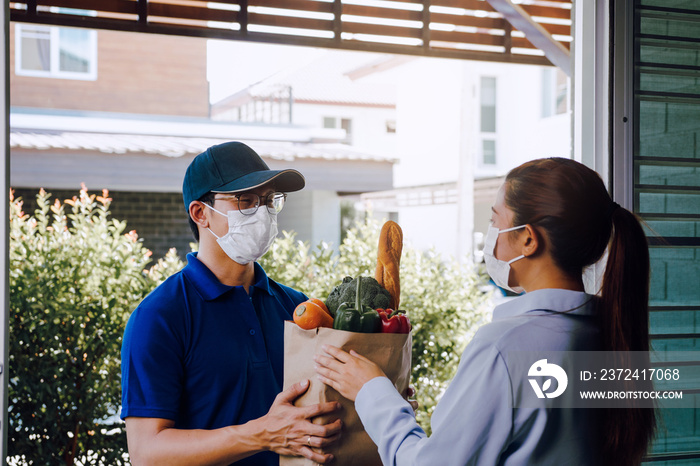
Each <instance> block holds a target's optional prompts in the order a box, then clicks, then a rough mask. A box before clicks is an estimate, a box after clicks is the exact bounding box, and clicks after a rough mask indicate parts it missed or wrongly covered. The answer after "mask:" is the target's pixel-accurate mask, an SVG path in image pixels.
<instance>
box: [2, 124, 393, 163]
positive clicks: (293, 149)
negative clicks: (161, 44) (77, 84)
mask: <svg viewBox="0 0 700 466" xmlns="http://www.w3.org/2000/svg"><path fill="white" fill-rule="evenodd" d="M230 140H231V139H224V138H205V137H178V136H157V135H141V134H109V133H79V132H61V131H30V130H11V132H10V148H12V149H34V150H72V151H95V152H102V153H106V154H126V153H142V154H157V155H162V156H165V157H182V156H184V155H196V154H199V153H200V152H203V151H204V150H206V148H207V147H210V146H213V145H216V144H221V143H224V142H227V141H230ZM242 142H245V143H246V144H248V145H249V146H251V147H252V148H254V149H255V150H256V152H258V154H260V156H261V157H263V158H266V159H271V160H280V161H288V162H289V161H293V160H296V159H320V160H362V161H375V162H390V163H394V162H396V159H393V158H391V157H386V156H382V155H378V154H369V153H367V152H361V151H358V150H354V149H352V148H351V147H349V146H346V145H343V144H313V143H295V142H268V141H245V140H244V141H242Z"/></svg>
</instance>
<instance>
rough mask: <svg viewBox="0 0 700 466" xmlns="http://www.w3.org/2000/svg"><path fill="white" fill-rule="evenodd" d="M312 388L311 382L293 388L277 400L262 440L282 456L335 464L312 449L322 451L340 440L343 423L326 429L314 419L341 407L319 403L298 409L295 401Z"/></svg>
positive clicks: (265, 419)
mask: <svg viewBox="0 0 700 466" xmlns="http://www.w3.org/2000/svg"><path fill="white" fill-rule="evenodd" d="M308 388H309V381H308V380H303V381H301V382H299V383H297V384H294V385H292V386H291V387H289V388H288V389H287V390H285V391H283V392H282V393H280V394H279V395H277V398H275V401H274V403H272V407H270V411H268V413H267V414H266V415H265V416H263V417H262V418H261V419H260V421H262V428H263V433H262V435H263V437H264V438H265V439H266V440H265V443H266V448H267V449H269V450H272V451H274V452H275V453H278V454H280V455H292V456H304V457H306V458H308V459H310V460H312V461H315V462H317V463H321V464H325V463H328V462H330V461H332V460H333V455H330V454H323V453H318V452H316V451H314V450H312V449H311V447H317V448H323V447H325V446H327V445H330V444H331V443H333V442H335V441H336V440H338V438H339V437H340V429H341V426H342V423H341V421H340V419H338V420H336V421H334V422H332V423H330V424H326V425H319V424H314V423H313V422H311V421H312V419H313V418H315V417H317V416H320V415H322V414H329V413H332V412H334V411H336V410H338V409H340V403H338V402H331V403H320V404H316V405H311V406H304V407H296V406H294V404H293V403H294V400H296V399H297V398H299V397H300V396H301V395H302V394H304V392H306V390H307V389H308Z"/></svg>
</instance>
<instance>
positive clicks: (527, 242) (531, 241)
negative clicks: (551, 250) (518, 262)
mask: <svg viewBox="0 0 700 466" xmlns="http://www.w3.org/2000/svg"><path fill="white" fill-rule="evenodd" d="M519 240H520V245H521V249H520V251H521V252H520V253H521V254H523V255H524V256H525V257H529V256H534V255H535V254H537V253H538V252H541V249H542V247H543V246H544V244H543V243H542V241H541V238H540V236H539V235H538V234H537V230H535V229H534V228H533V227H532V225H530V224H528V225H525V228H524V229H523V234H522V235H520V238H519Z"/></svg>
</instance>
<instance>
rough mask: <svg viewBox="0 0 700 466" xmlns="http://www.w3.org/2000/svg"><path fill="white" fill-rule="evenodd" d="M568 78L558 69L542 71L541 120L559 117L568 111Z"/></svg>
mask: <svg viewBox="0 0 700 466" xmlns="http://www.w3.org/2000/svg"><path fill="white" fill-rule="evenodd" d="M568 93H569V78H568V77H567V76H566V74H565V73H564V72H563V71H562V70H561V69H559V68H551V67H550V68H544V69H543V70H542V118H547V117H550V116H554V115H561V114H562V113H566V112H567V111H568V110H569V105H568V102H569V100H568Z"/></svg>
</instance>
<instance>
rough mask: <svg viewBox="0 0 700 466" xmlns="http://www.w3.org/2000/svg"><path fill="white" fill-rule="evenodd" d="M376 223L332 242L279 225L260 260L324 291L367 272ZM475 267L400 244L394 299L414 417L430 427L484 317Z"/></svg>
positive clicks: (309, 290) (294, 283)
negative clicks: (406, 326)
mask: <svg viewBox="0 0 700 466" xmlns="http://www.w3.org/2000/svg"><path fill="white" fill-rule="evenodd" d="M380 228H381V225H380V224H379V223H378V222H376V221H373V220H366V221H365V222H362V223H356V224H355V226H354V227H353V228H350V229H349V230H348V231H347V233H346V236H345V238H344V240H343V241H342V243H341V244H340V246H339V248H338V254H335V253H334V251H333V249H332V248H331V247H330V245H329V244H327V243H321V244H319V245H317V246H316V247H314V248H312V247H311V246H310V245H309V244H308V243H305V242H301V241H297V240H295V235H294V234H293V233H288V232H284V233H283V237H282V238H278V239H277V241H275V243H274V244H273V246H272V248H271V249H270V252H268V253H267V254H266V255H265V257H263V258H262V259H261V261H260V263H261V265H262V266H263V267H264V268H265V271H266V272H267V273H268V275H269V276H270V277H271V278H273V279H275V280H277V281H279V282H280V283H284V284H285V285H288V286H291V287H292V288H295V289H297V290H299V291H302V292H304V293H305V294H306V295H307V296H309V297H315V298H320V299H324V300H325V299H326V297H327V296H328V294H329V293H330V291H331V290H332V289H333V287H335V286H336V285H338V284H339V283H340V282H341V281H342V279H343V277H345V276H352V277H355V276H358V275H365V276H372V277H373V276H374V270H375V267H376V264H377V262H376V260H377V244H378V242H379V232H380ZM483 285H484V281H483V279H482V275H480V274H479V273H477V271H476V270H475V269H473V268H472V267H470V266H462V265H459V264H458V263H457V262H456V261H445V260H443V259H442V258H441V257H440V256H439V255H437V254H435V253H433V252H429V253H424V252H421V251H418V250H417V249H414V248H411V247H410V246H408V245H405V246H404V250H403V254H402V259H401V305H400V307H401V308H402V309H405V310H406V311H407V312H408V315H409V318H410V320H411V323H412V324H413V371H412V384H413V385H414V387H415V389H416V398H417V400H418V403H419V405H420V407H419V410H418V412H417V414H416V417H417V419H418V422H419V423H420V424H421V426H422V427H423V428H424V429H425V430H426V431H427V432H428V433H429V432H430V416H431V415H432V412H433V410H434V408H435V405H436V403H437V400H438V399H439V397H440V395H441V394H442V392H443V391H444V390H445V388H446V387H447V385H448V383H449V381H450V380H451V379H452V377H454V374H455V371H456V370H457V365H458V363H459V356H460V355H461V353H462V351H463V350H464V346H465V345H466V343H467V342H468V339H469V337H470V336H471V334H472V333H473V331H475V330H476V328H477V327H478V326H479V325H481V323H483V319H484V317H485V309H486V303H487V300H488V296H487V295H486V294H485V293H484V292H483Z"/></svg>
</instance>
